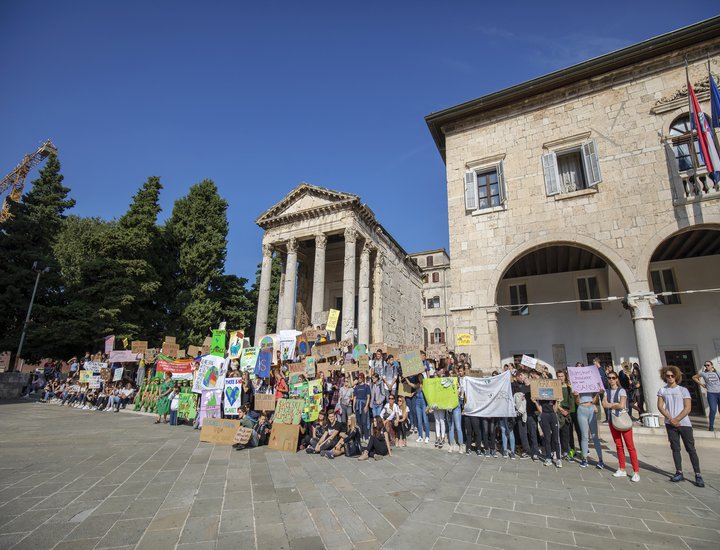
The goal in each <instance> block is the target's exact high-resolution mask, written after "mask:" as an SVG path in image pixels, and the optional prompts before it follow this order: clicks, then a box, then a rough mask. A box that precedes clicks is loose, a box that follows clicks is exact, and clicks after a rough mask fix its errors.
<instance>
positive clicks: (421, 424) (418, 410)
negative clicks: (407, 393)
mask: <svg viewBox="0 0 720 550" xmlns="http://www.w3.org/2000/svg"><path fill="white" fill-rule="evenodd" d="M426 408H427V403H426V402H425V395H424V394H423V393H422V392H418V394H417V395H416V396H415V416H416V417H417V423H418V437H430V422H429V421H428V416H427V412H425V409H426ZM423 430H425V431H424V432H423Z"/></svg>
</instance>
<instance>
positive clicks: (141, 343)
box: [130, 340, 148, 353]
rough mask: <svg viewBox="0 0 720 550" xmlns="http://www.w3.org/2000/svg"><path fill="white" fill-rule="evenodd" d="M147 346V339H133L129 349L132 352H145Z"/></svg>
mask: <svg viewBox="0 0 720 550" xmlns="http://www.w3.org/2000/svg"><path fill="white" fill-rule="evenodd" d="M147 347H148V343H147V340H133V342H132V345H131V346H130V349H131V350H132V352H133V353H145V350H146V349H147Z"/></svg>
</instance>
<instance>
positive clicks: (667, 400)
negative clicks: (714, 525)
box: [657, 365, 705, 487]
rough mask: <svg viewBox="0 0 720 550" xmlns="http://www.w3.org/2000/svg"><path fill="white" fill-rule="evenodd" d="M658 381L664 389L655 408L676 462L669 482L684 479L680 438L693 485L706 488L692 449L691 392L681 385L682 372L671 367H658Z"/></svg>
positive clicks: (695, 453)
mask: <svg viewBox="0 0 720 550" xmlns="http://www.w3.org/2000/svg"><path fill="white" fill-rule="evenodd" d="M660 378H662V379H663V380H665V386H663V387H662V388H660V390H659V391H658V394H657V397H658V399H657V408H658V411H660V414H661V415H663V416H664V417H665V429H666V430H667V435H668V440H669V441H670V449H671V450H672V455H673V462H674V463H675V475H674V476H672V477H671V478H670V481H673V482H675V483H677V482H678V481H682V480H684V479H685V476H683V471H682V455H681V454H680V440H681V439H682V442H683V444H684V445H685V451H686V452H687V454H688V455H689V456H690V462H691V463H692V467H693V471H694V472H695V485H697V486H698V487H705V482H704V481H703V478H702V475H701V474H700V459H699V458H698V455H697V451H696V450H695V438H694V437H693V430H692V424H691V423H690V418H689V417H688V415H689V414H690V409H691V408H692V399H691V398H690V392H689V391H688V389H687V388H685V387H683V386H680V382H682V373H681V372H680V369H679V368H677V367H676V366H674V365H668V366H666V367H663V368H661V369H660Z"/></svg>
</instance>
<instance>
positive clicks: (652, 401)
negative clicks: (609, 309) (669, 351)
mask: <svg viewBox="0 0 720 550" xmlns="http://www.w3.org/2000/svg"><path fill="white" fill-rule="evenodd" d="M627 302H628V305H629V306H630V310H631V313H632V320H633V325H634V327H635V341H636V343H637V349H638V359H639V362H640V375H641V376H642V387H643V393H644V396H645V410H646V411H647V412H649V413H655V414H658V410H657V392H658V390H659V389H660V388H661V387H662V386H663V382H662V380H661V379H660V374H659V370H660V367H662V359H661V358H660V348H659V347H658V340H657V334H656V333H655V319H654V316H653V313H652V306H654V305H655V303H656V302H657V296H656V295H655V294H654V293H653V292H635V293H632V294H628V296H627ZM660 425H662V419H661V424H660Z"/></svg>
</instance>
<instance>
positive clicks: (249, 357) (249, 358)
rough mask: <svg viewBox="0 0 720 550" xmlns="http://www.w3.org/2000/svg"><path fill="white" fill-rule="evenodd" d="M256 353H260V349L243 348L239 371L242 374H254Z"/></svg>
mask: <svg viewBox="0 0 720 550" xmlns="http://www.w3.org/2000/svg"><path fill="white" fill-rule="evenodd" d="M258 353H260V348H253V347H248V348H243V350H242V354H241V355H240V370H241V371H243V372H245V371H251V372H255V364H256V363H257V357H258Z"/></svg>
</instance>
